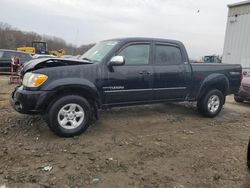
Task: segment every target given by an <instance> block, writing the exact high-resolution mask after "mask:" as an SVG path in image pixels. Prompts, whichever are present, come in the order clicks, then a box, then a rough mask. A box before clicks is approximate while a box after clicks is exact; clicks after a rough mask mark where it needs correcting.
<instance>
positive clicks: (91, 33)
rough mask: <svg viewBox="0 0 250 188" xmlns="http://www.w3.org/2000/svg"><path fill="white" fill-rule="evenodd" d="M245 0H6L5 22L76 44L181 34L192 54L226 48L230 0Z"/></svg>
mask: <svg viewBox="0 0 250 188" xmlns="http://www.w3.org/2000/svg"><path fill="white" fill-rule="evenodd" d="M238 1H239V0H209V1H204V0H46V1H37V0H1V3H0V22H5V23H8V24H10V25H12V26H13V27H17V28H19V29H21V30H25V31H34V32H37V33H39V34H47V35H52V36H57V37H61V38H63V39H65V40H66V41H67V42H69V43H73V44H76V45H81V44H87V43H94V42H97V41H100V40H104V39H109V38H117V37H133V36H140V37H158V38H168V39H177V40H180V41H182V42H184V44H185V45H186V48H187V50H188V52H189V56H190V57H191V58H200V57H202V56H203V55H209V54H222V51H223V43H224V36H225V30H226V21H227V11H228V8H227V4H231V3H235V2H238Z"/></svg>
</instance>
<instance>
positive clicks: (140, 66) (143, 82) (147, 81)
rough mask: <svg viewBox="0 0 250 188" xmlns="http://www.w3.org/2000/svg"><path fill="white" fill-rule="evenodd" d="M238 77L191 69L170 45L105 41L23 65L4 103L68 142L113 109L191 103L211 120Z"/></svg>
mask: <svg viewBox="0 0 250 188" xmlns="http://www.w3.org/2000/svg"><path fill="white" fill-rule="evenodd" d="M241 71H242V70H241V66H240V65H237V64H235V65H232V64H221V63H214V64H209V63H195V64H191V63H189V59H188V55H187V52H186V49H185V47H184V45H183V44H182V43H181V42H179V41H175V40H165V39H153V38H122V39H111V40H105V41H102V42H99V43H97V44H96V45H95V46H94V47H92V48H91V49H90V50H88V51H87V52H86V53H85V54H83V55H82V56H81V57H80V58H79V59H69V58H65V59H63V58H45V59H35V60H31V61H29V62H28V63H26V64H25V65H24V67H23V68H22V71H21V77H22V85H20V86H18V87H17V88H16V89H15V91H14V92H13V93H12V95H11V99H10V101H11V104H12V106H13V107H14V109H15V110H16V111H18V112H20V113H25V114H41V115H43V116H45V119H46V121H47V123H48V126H49V128H50V129H51V130H52V131H53V132H54V133H56V134H57V135H59V136H64V137H71V136H75V135H79V134H81V133H82V132H84V131H85V130H86V129H87V128H88V126H89V124H90V122H91V120H92V119H93V118H96V119H98V117H99V113H98V112H99V111H100V110H101V109H106V108H111V107H116V106H126V105H139V104H150V103H162V102H180V101H197V109H198V111H199V112H200V113H201V114H202V115H203V116H205V117H215V116H216V115H218V114H219V112H220V111H221V109H222V107H223V105H224V103H225V97H226V95H229V94H234V93H237V92H238V90H239V87H240V83H241Z"/></svg>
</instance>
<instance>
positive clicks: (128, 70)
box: [103, 42, 153, 104]
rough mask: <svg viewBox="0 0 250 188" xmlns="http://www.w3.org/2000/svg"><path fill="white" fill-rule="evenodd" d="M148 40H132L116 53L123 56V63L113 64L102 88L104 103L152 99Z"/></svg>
mask: <svg viewBox="0 0 250 188" xmlns="http://www.w3.org/2000/svg"><path fill="white" fill-rule="evenodd" d="M151 54H152V45H151V43H150V42H133V43H128V44H126V45H125V46H123V47H122V48H121V49H120V50H118V52H117V53H116V55H119V56H123V57H124V59H125V65H123V66H113V71H109V72H108V78H109V80H108V84H106V85H105V86H104V87H103V89H104V93H105V99H106V103H108V104H112V103H115V104H117V103H119V104H120V103H137V102H142V101H150V100H152V98H153V97H152V96H153V95H152V84H153V74H152V72H153V68H152V64H151V59H152V58H151Z"/></svg>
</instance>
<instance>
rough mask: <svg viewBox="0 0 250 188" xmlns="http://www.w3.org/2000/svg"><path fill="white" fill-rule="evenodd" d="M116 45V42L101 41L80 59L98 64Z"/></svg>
mask: <svg viewBox="0 0 250 188" xmlns="http://www.w3.org/2000/svg"><path fill="white" fill-rule="evenodd" d="M117 43H118V41H102V42H99V43H97V44H96V45H95V46H93V47H92V48H90V49H89V50H88V51H87V52H86V53H84V54H83V55H82V56H81V57H80V59H85V60H89V61H94V62H95V61H96V62H100V61H101V60H102V59H103V58H104V57H105V56H106V55H107V54H108V53H109V52H110V51H111V50H112V49H113V47H114V46H115V45H116V44H117Z"/></svg>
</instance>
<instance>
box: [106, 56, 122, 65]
mask: <svg viewBox="0 0 250 188" xmlns="http://www.w3.org/2000/svg"><path fill="white" fill-rule="evenodd" d="M124 64H125V59H124V57H123V56H114V57H112V58H111V60H110V62H109V65H110V66H122V65H124Z"/></svg>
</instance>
